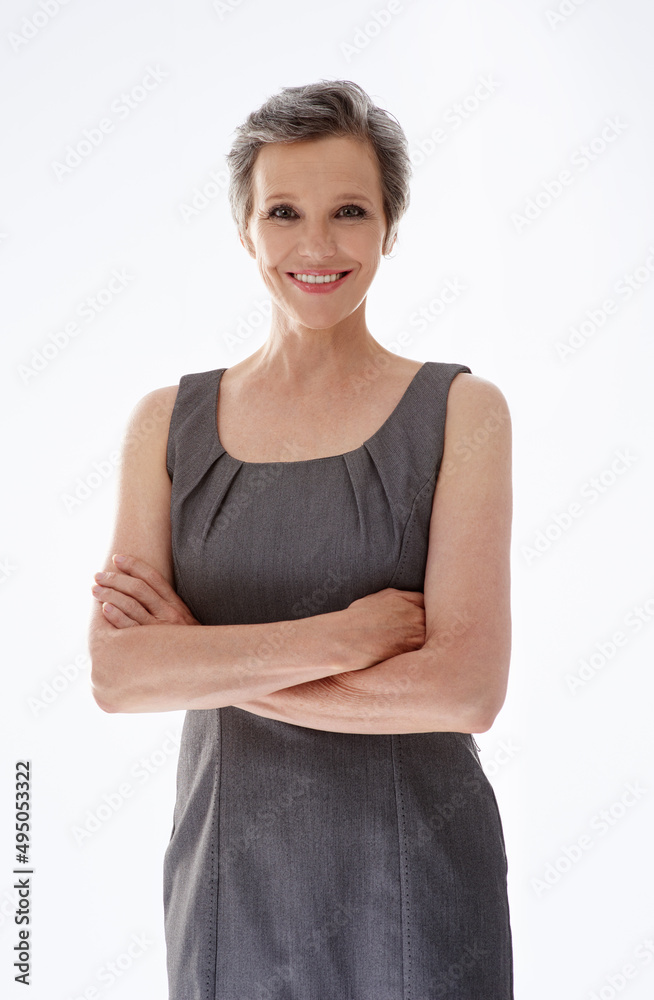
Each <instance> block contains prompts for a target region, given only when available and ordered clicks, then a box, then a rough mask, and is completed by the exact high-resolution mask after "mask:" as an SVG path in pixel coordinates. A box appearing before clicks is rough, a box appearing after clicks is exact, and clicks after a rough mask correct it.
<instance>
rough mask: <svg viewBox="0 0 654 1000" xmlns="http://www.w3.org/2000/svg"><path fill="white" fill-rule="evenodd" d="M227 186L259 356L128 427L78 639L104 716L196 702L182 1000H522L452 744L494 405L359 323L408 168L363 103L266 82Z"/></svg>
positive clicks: (485, 644) (495, 533)
mask: <svg viewBox="0 0 654 1000" xmlns="http://www.w3.org/2000/svg"><path fill="white" fill-rule="evenodd" d="M228 162H229V166H230V170H231V182H230V201H231V205H232V211H233V214H234V218H235V221H236V224H237V227H238V230H239V235H240V239H241V243H242V244H243V246H244V247H245V248H246V249H247V251H248V253H249V254H250V255H251V257H252V258H253V259H254V260H255V261H256V263H257V267H258V269H259V272H260V274H261V277H262V279H263V282H264V284H265V285H266V287H267V289H268V290H269V292H270V297H271V300H272V317H271V326H270V333H269V335H268V337H267V339H266V341H265V343H264V344H263V345H262V346H261V347H260V348H259V349H258V350H256V351H255V352H254V353H253V354H252V355H251V356H250V357H248V358H246V359H245V360H244V361H241V362H239V363H238V364H236V365H233V366H232V367H230V368H217V369H215V370H212V371H206V372H198V373H194V374H189V375H184V376H183V377H182V378H181V379H180V383H179V386H168V387H166V388H162V389H158V390H155V391H154V392H150V393H148V395H146V396H145V397H144V398H143V399H142V400H141V401H140V403H139V404H138V405H137V406H136V408H135V410H134V412H133V415H132V418H131V421H130V424H129V427H128V430H127V436H126V439H125V445H124V458H123V465H122V471H121V487H120V495H119V504H118V513H117V523H116V528H115V532H114V537H113V540H112V544H111V549H110V551H111V553H113V557H112V558H111V559H107V562H106V564H105V570H106V572H104V573H101V574H97V575H96V580H97V581H98V582H97V584H96V586H95V587H94V588H93V593H94V595H95V597H96V598H97V604H96V605H95V606H94V612H93V620H92V623H91V629H90V647H91V654H92V663H93V671H92V681H93V690H94V696H95V698H96V701H97V702H98V704H99V705H100V707H101V708H102V709H104V710H105V711H108V712H157V711H162V712H163V711H170V710H174V709H187V710H188V711H187V713H186V716H185V721H184V729H183V734H182V744H181V748H180V757H179V766H178V774H177V800H176V803H175V811H174V824H173V831H172V835H171V838H170V842H169V845H168V848H167V850H166V855H165V861H164V876H165V885H164V902H165V929H166V943H167V955H168V959H167V960H168V976H169V983H170V1000H201V998H202V1000H206V998H209V997H211V998H221V1000H259V998H262V1000H263V998H275V1000H431V998H437V997H447V998H448V1000H454V998H461V1000H510V998H512V996H513V988H512V953H511V930H510V922H509V908H508V903H507V891H506V872H507V864H506V856H505V850H504V838H503V833H502V825H501V821H500V816H499V813H498V809H497V803H496V800H495V796H494V794H493V791H492V788H491V786H490V784H489V782H488V780H487V778H486V776H485V774H484V772H483V770H482V768H481V765H480V762H479V756H478V753H477V747H476V744H475V741H474V739H473V736H472V734H473V733H479V732H484V731H486V730H488V729H489V727H490V726H491V725H492V722H493V720H494V718H495V716H496V715H497V713H498V712H499V710H500V708H501V706H502V704H503V701H504V697H505V692H506V685H507V675H508V667H509V658H510V607H509V591H510V578H509V545H510V530H511V528H510V525H511V457H510V451H511V445H510V419H509V414H508V410H507V406H506V402H505V399H504V396H503V395H502V393H501V392H500V391H499V389H497V388H496V387H495V385H493V384H492V383H491V382H488V381H487V380H485V379H482V378H479V377H477V376H474V375H473V374H472V373H471V371H470V368H468V367H467V366H466V365H463V364H455V363H446V362H440V361H425V362H419V361H415V360H411V359H408V358H404V357H400V356H398V355H396V354H393V353H392V352H391V351H388V350H386V349H384V348H383V347H382V346H381V345H380V344H379V342H378V341H377V340H375V338H374V337H373V336H372V334H371V333H370V332H369V330H368V327H367V325H366V316H365V307H366V295H367V292H368V289H369V287H370V284H371V282H372V280H373V278H374V276H375V273H376V272H377V269H378V267H379V263H380V259H381V255H382V254H388V253H389V252H390V250H391V248H392V247H393V245H394V243H395V240H396V236H397V229H398V224H399V221H400V218H401V216H402V215H403V213H404V211H405V210H406V208H407V206H408V203H409V192H408V180H409V175H410V161H409V158H408V152H407V143H406V138H405V136H404V133H403V131H402V129H401V128H400V126H399V125H398V124H397V122H396V121H395V119H393V117H392V116H391V115H389V114H388V113H387V112H385V111H383V110H381V109H380V108H378V107H376V106H375V105H374V104H373V103H372V101H371V100H370V98H369V97H368V95H367V94H366V93H365V92H364V91H363V90H362V89H361V88H360V87H359V86H357V85H356V84H354V83H352V82H350V81H342V80H337V81H322V82H320V83H316V84H312V85H309V86H304V87H287V88H285V89H284V90H282V91H281V93H279V94H277V95H275V96H274V97H272V98H270V99H269V100H268V101H266V103H265V104H264V105H263V106H262V107H261V108H260V109H259V110H258V111H256V112H254V113H253V114H251V115H250V116H249V117H248V118H247V120H246V121H245V123H244V124H243V125H242V126H241V127H240V128H239V129H238V130H237V138H236V141H235V143H234V145H233V147H232V150H231V152H230V154H229V156H228ZM226 277H227V278H228V276H226V275H223V276H222V278H223V279H224V278H226ZM386 332H388V331H386ZM135 626H141V627H138V628H137V627H135ZM143 626H145V627H143ZM149 626H157V627H154V628H153V627H149Z"/></svg>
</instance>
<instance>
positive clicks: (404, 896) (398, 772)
mask: <svg viewBox="0 0 654 1000" xmlns="http://www.w3.org/2000/svg"><path fill="white" fill-rule="evenodd" d="M401 740H402V738H401V735H399V734H395V735H392V736H391V752H392V756H393V764H394V775H393V777H394V786H395V804H396V808H397V825H398V854H399V858H400V872H399V874H400V897H401V914H402V998H403V1000H411V981H410V976H411V926H410V913H409V894H408V888H407V885H408V882H407V866H408V859H407V851H406V814H405V811H404V799H403V797H402V744H401ZM396 748H397V752H396Z"/></svg>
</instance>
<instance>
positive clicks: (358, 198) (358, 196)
mask: <svg viewBox="0 0 654 1000" xmlns="http://www.w3.org/2000/svg"><path fill="white" fill-rule="evenodd" d="M281 198H285V199H286V200H287V201H294V199H295V195H292V194H288V193H287V192H286V191H282V193H281V194H269V195H266V197H265V198H264V199H263V200H264V202H265V201H275V200H277V199H281ZM349 199H352V200H354V201H367V202H368V204H369V205H372V201H371V199H370V198H367V197H366V196H365V195H364V194H341V195H338V196H337V197H336V198H335V199H334V201H347V200H349Z"/></svg>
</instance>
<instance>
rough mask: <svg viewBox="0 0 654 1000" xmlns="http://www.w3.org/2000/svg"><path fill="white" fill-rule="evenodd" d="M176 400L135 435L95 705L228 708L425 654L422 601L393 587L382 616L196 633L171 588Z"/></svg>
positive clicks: (97, 654)
mask: <svg viewBox="0 0 654 1000" xmlns="http://www.w3.org/2000/svg"><path fill="white" fill-rule="evenodd" d="M176 395H177V387H176V386H168V387H166V388H164V389H158V390H155V391H154V392H151V393H149V394H148V395H147V396H145V397H144V398H143V399H142V400H141V401H140V403H139V404H138V405H137V406H136V407H135V409H134V411H133V413H132V415H131V418H130V421H129V424H128V428H127V433H126V436H125V440H124V444H123V450H122V465H121V471H120V483H119V492H118V509H117V516H116V525H115V530H114V535H113V538H112V542H111V549H110V552H112V553H117V552H118V553H120V552H124V553H128V554H129V555H128V561H127V564H125V565H124V566H122V567H121V568H120V569H119V570H118V571H117V567H116V566H115V565H114V563H113V561H112V559H111V558H110V557H107V560H106V562H105V566H104V570H105V571H106V572H107V573H108V574H109V576H108V578H107V579H106V580H104V581H103V582H102V585H100V587H99V590H98V592H97V593H96V600H95V601H94V603H93V610H92V615H91V623H90V629H89V650H90V653H91V662H92V668H91V683H92V688H93V695H94V697H95V700H96V702H97V703H98V705H99V706H100V707H101V708H102V709H104V710H105V711H107V712H116V711H117V712H164V711H173V710H176V709H189V708H191V709H193V708H195V709H202V708H219V707H222V706H225V705H231V704H234V702H236V701H244V700H248V699H252V698H257V697H262V696H265V695H266V694H268V693H270V692H272V691H276V690H278V689H282V688H287V687H292V686H295V685H298V684H302V683H307V682H310V681H312V680H315V679H318V678H321V677H325V676H330V675H333V674H336V673H338V672H341V671H346V670H353V671H355V670H357V669H360V668H365V667H367V666H370V665H371V664H373V663H376V662H379V661H380V660H382V659H384V658H385V657H386V656H388V655H390V653H391V651H392V652H393V653H397V652H403V651H405V650H406V649H411V648H417V647H418V646H419V645H421V643H422V641H423V639H424V611H423V609H422V595H420V598H419V600H418V599H417V598H416V595H409V597H407V598H403V597H402V596H401V593H402V592H400V591H397V590H392V589H390V588H388V589H387V590H386V591H383V592H380V593H379V594H378V595H374V598H375V600H374V605H372V604H371V603H370V602H371V601H372V599H373V597H372V596H371V597H370V598H364V599H363V600H364V601H368V605H367V606H366V607H367V609H368V610H369V612H370V613H369V614H366V613H365V611H364V609H362V608H361V607H358V608H355V606H354V605H356V603H357V602H354V604H353V605H352V606H351V607H350V608H349V609H344V610H343V611H338V612H329V613H326V614H323V615H314V616H312V617H310V618H302V619H296V620H290V621H283V622H272V623H263V624H252V625H220V626H204V625H200V624H198V623H197V622H196V620H195V619H194V618H193V616H192V615H191V613H190V612H189V610H188V608H186V606H185V605H184V603H183V602H182V601H181V600H180V599H179V597H178V596H177V595H176V594H175V592H174V590H173V587H172V585H173V569H172V548H171V527H170V496H171V482H170V477H169V476H168V472H167V469H166V446H167V441H168V430H169V426H170V416H171V413H172V409H173V406H174V402H175V398H176ZM137 623H139V624H137ZM151 623H155V624H154V625H151ZM141 624H147V625H148V627H141ZM125 625H129V626H130V627H125ZM132 626H133V627H132ZM375 626H376V627H375Z"/></svg>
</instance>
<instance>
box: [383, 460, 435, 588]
mask: <svg viewBox="0 0 654 1000" xmlns="http://www.w3.org/2000/svg"><path fill="white" fill-rule="evenodd" d="M435 476H436V473H435V472H432V474H431V475H430V477H429V479H428V480H427V482H426V483H424V484H423V485H422V486H421V487H420V489H419V490H418V492H417V493H416V495H415V497H414V498H413V503H412V504H411V510H410V512H409V516H408V517H407V519H406V523H405V525H404V528H403V529H402V541H401V542H400V555H399V557H398V560H397V564H396V566H395V569H394V570H393V572H392V574H391V576H390V579H389V581H388V583H387V584H386V586H387V587H390V586H391V580H394V579H395V577H396V576H397V575H398V573H401V571H402V568H403V566H404V563H405V562H406V560H407V556H408V552H409V542H410V541H411V536H412V533H413V529H414V527H415V523H416V518H415V515H416V507H417V504H418V503H419V501H420V497H421V496H422V494H423V493H424V491H425V490H426V489H427V487H428V486H429V485H430V483H431V481H432V479H434V482H435ZM434 488H435V487H434Z"/></svg>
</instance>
